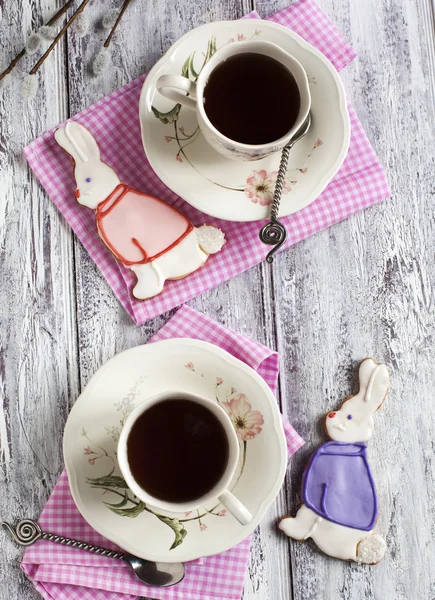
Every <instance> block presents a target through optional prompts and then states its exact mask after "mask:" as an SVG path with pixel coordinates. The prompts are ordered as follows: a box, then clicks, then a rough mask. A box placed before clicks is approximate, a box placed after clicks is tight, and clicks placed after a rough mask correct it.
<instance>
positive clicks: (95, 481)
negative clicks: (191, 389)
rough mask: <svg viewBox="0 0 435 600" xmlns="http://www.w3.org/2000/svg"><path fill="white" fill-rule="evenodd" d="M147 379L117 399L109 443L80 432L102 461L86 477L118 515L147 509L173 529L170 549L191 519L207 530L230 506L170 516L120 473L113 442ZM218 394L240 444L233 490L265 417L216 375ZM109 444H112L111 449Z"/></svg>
mask: <svg viewBox="0 0 435 600" xmlns="http://www.w3.org/2000/svg"><path fill="white" fill-rule="evenodd" d="M184 367H185V368H186V369H188V370H189V371H192V372H193V373H195V374H196V375H197V376H198V377H204V375H203V374H202V373H201V372H200V371H199V370H197V369H196V368H195V365H194V363H193V362H191V361H189V362H187V363H186V364H185V365H184ZM146 379H147V377H146V376H142V377H140V378H139V379H138V380H137V381H136V383H135V384H134V386H133V387H132V388H131V390H130V391H129V392H128V394H127V395H126V396H125V397H124V398H123V399H122V400H120V401H118V402H115V408H116V411H117V412H118V413H119V422H117V423H115V424H110V425H106V426H105V427H104V430H105V433H106V435H107V436H108V437H109V441H108V445H107V446H106V445H103V444H97V443H95V442H94V441H93V440H92V439H91V438H90V437H89V436H88V432H87V431H86V430H85V429H84V428H83V430H82V432H81V435H82V436H83V437H84V438H85V440H86V441H85V445H84V448H83V456H84V460H86V461H87V462H88V463H89V464H90V465H91V466H92V467H94V466H95V467H96V470H98V466H99V465H101V470H100V472H99V473H98V474H97V476H96V477H87V478H86V483H87V484H88V485H89V486H90V487H91V488H92V489H98V490H101V492H102V494H101V501H102V503H103V504H104V505H105V507H106V508H107V509H108V510H110V511H111V512H112V513H114V514H116V515H119V516H121V517H129V518H136V517H138V516H139V515H140V514H141V513H143V512H144V511H146V512H148V513H150V514H152V515H154V516H155V517H156V519H158V520H159V521H161V523H163V524H164V525H165V526H167V527H169V528H170V529H172V531H173V533H174V541H173V543H172V545H171V546H170V548H169V549H170V550H173V549H174V548H176V547H177V546H179V545H180V544H182V543H183V540H184V539H185V537H186V536H187V534H188V530H187V529H186V527H187V526H188V524H189V523H192V524H193V523H194V522H196V523H197V524H198V526H199V530H200V531H201V532H205V531H206V530H207V529H208V527H207V520H208V519H209V518H210V517H212V516H214V517H219V518H221V517H225V516H227V510H226V509H224V508H222V506H221V505H220V504H216V505H215V506H213V507H212V508H210V509H208V508H203V509H202V510H195V511H189V512H186V513H184V515H182V516H178V515H177V516H168V515H166V514H163V513H158V512H156V511H154V510H153V509H152V508H151V507H149V506H147V505H146V504H145V503H144V502H142V501H141V500H139V498H137V497H136V496H135V495H134V494H133V492H132V491H131V490H130V489H129V488H128V486H127V484H126V482H125V480H124V478H123V477H122V476H121V475H118V474H117V473H118V463H117V455H116V446H115V449H114V448H113V443H114V442H115V443H117V442H118V439H119V436H120V433H121V430H122V427H123V425H124V423H125V420H126V418H127V417H128V415H129V414H130V413H131V411H132V410H133V409H134V408H135V406H136V399H137V397H138V396H139V395H140V388H141V386H142V384H144V383H145V381H146ZM215 398H216V402H218V403H219V404H220V405H221V406H222V407H223V408H224V409H225V411H226V413H227V414H228V416H229V417H230V419H231V422H232V423H233V426H234V429H235V431H236V434H237V437H238V439H239V444H240V465H239V471H238V475H237V479H236V481H235V483H234V485H233V486H232V491H233V490H234V489H235V488H236V486H237V484H238V482H239V480H240V477H241V476H242V474H243V472H244V469H245V465H246V457H247V452H248V443H249V441H250V440H253V439H254V438H255V437H256V436H258V435H259V434H260V433H261V431H262V425H264V417H263V415H262V413H261V412H260V411H258V410H253V409H252V405H251V403H250V402H249V400H248V398H247V397H246V395H245V394H244V393H241V392H238V391H237V390H236V389H235V388H234V387H233V386H232V385H230V384H226V382H225V381H224V380H223V379H222V377H219V376H217V377H216V382H215ZM109 446H111V447H112V448H111V449H110V448H109ZM103 459H104V460H103Z"/></svg>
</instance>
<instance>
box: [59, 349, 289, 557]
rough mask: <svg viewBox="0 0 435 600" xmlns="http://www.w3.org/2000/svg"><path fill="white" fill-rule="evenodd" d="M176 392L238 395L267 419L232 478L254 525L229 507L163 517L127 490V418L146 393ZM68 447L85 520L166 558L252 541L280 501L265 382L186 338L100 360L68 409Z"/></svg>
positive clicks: (272, 408) (276, 418)
mask: <svg viewBox="0 0 435 600" xmlns="http://www.w3.org/2000/svg"><path fill="white" fill-rule="evenodd" d="M173 389H177V390H180V391H182V390H188V391H191V392H193V393H197V394H199V395H202V396H207V397H209V398H213V399H217V400H219V401H220V402H224V401H231V400H233V401H234V402H233V406H234V407H235V406H236V405H239V407H240V406H241V405H244V410H247V409H249V406H247V405H246V404H245V402H248V403H249V404H250V405H251V409H252V411H259V412H260V413H261V415H262V416H263V418H264V423H263V424H260V425H258V424H257V428H255V430H253V431H252V432H251V433H252V434H253V437H252V439H249V440H248V441H240V445H241V458H240V464H239V468H238V470H237V472H236V475H235V479H234V481H233V484H232V485H234V486H235V487H234V490H233V491H234V494H235V495H236V496H237V497H238V498H240V500H241V501H242V502H243V503H244V504H245V506H246V507H247V508H248V510H249V511H250V512H251V514H252V515H253V517H254V518H253V521H252V522H251V523H250V524H249V525H248V526H245V527H243V526H242V525H240V524H239V523H238V522H237V521H236V520H235V519H234V517H232V515H230V514H228V513H227V514H225V515H223V513H222V512H221V511H223V507H222V506H217V507H216V508H214V507H215V506H216V505H215V504H213V505H211V506H207V507H205V509H204V510H201V511H200V513H199V514H200V515H201V519H198V514H197V512H196V511H194V512H192V513H191V514H184V513H183V514H181V515H173V514H172V515H169V513H166V514H162V513H160V515H159V516H156V515H155V514H153V513H151V512H147V510H146V509H145V510H144V507H143V506H142V505H141V504H140V503H139V501H138V500H137V498H135V497H134V496H133V494H132V492H130V491H129V490H128V489H127V488H126V486H125V482H124V480H123V479H122V478H121V476H120V472H119V468H118V464H117V460H116V447H117V439H118V437H119V432H120V429H121V427H122V422H123V420H124V419H125V417H126V415H127V414H128V413H129V411H131V410H132V409H133V408H134V407H135V406H137V405H138V404H139V403H140V402H142V401H144V400H146V398H149V397H151V396H154V395H155V394H158V393H161V392H164V391H168V390H173ZM242 412H243V411H242ZM255 417H259V415H258V414H257V415H254V418H255ZM258 421H261V419H260V418H259V419H258ZM258 428H260V431H259V429H258ZM242 431H243V430H240V435H242ZM242 437H243V436H242ZM63 449H64V457H65V464H66V468H67V471H68V478H69V483H70V487H71V492H72V495H73V498H74V501H75V503H76V505H77V508H78V509H79V511H80V512H81V514H82V515H83V517H84V518H85V519H86V521H87V522H88V523H89V524H90V525H91V526H92V527H93V528H94V529H95V530H96V531H98V532H99V533H100V534H101V535H103V536H105V537H106V538H108V539H109V540H111V541H113V542H115V543H116V544H118V545H119V546H121V548H124V549H125V550H127V551H128V552H130V553H132V554H135V555H137V556H140V557H142V558H146V559H148V560H153V561H164V562H178V561H189V560H194V559H196V558H199V557H201V556H209V555H211V554H216V553H219V552H223V551H225V550H228V549H229V548H232V547H233V546H235V545H236V544H238V543H239V542H241V541H242V540H243V539H245V538H246V537H247V536H248V535H249V534H250V533H251V532H252V531H253V530H254V529H255V527H257V525H258V524H259V522H260V520H261V518H262V517H263V516H264V514H265V512H266V510H267V509H268V507H269V506H270V505H271V503H272V502H273V501H274V499H275V497H276V495H277V494H278V491H279V489H280V487H281V485H282V482H283V480H284V475H285V471H286V466H287V447H286V442H285V436H284V431H283V427H282V422H281V416H280V413H279V410H278V405H277V402H276V399H275V397H274V395H273V394H272V392H271V390H270V389H269V387H268V386H267V385H266V383H265V382H264V380H263V379H262V378H261V377H260V376H259V375H258V374H257V373H255V371H253V370H252V369H251V368H250V367H248V366H247V365H245V364H244V363H242V362H241V361H239V360H237V359H236V358H234V357H232V356H231V355H230V354H228V353H227V352H225V351H223V350H221V349H220V348H218V347H216V346H214V345H212V344H208V343H206V342H200V341H197V340H188V339H173V340H165V341H162V342H156V343H153V344H147V345H145V346H138V347H136V348H132V349H131V350H126V351H125V352H122V353H121V354H118V355H117V356H115V357H114V358H112V359H111V360H109V361H108V362H107V363H106V364H105V365H104V366H103V367H101V368H100V369H99V370H98V371H97V373H96V374H95V375H94V376H93V377H92V379H91V381H90V382H89V383H88V385H87V387H86V389H85V390H84V392H83V393H82V395H81V396H80V397H79V398H78V400H77V401H76V403H75V404H74V406H73V409H72V410H71V413H70V415H69V417H68V421H67V423H66V427H65V434H64V445H63ZM244 456H245V465H244V468H243V469H242V463H243V457H244ZM156 460H158V457H156ZM241 471H242V474H241V475H240V472H241ZM198 476H201V474H200V473H199V474H198ZM239 476H240V479H239ZM109 505H111V508H109ZM207 510H208V511H211V512H212V513H213V514H210V513H209V512H207ZM224 512H225V511H224ZM219 513H220V514H221V516H219ZM186 519H190V520H187V521H186ZM173 546H175V547H173ZM171 547H172V549H171Z"/></svg>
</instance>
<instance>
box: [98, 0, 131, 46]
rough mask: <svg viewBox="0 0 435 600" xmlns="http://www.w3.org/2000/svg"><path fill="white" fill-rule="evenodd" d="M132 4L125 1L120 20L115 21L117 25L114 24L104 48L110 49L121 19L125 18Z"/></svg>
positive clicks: (129, 0)
mask: <svg viewBox="0 0 435 600" xmlns="http://www.w3.org/2000/svg"><path fill="white" fill-rule="evenodd" d="M130 2H131V0H124V4H123V5H122V8H121V10H120V13H119V15H118V18H117V19H116V21H115V23H114V25H113V27H112V29H111V31H110V33H109V35H108V36H107V39H106V41H105V42H104V44H103V48H108V47H109V44H110V42H111V41H112V37H113V34H114V33H115V31H116V28H117V27H118V25H119V23H120V22H121V19H122V17H123V16H124V13H125V11H126V10H127V8H128V5H129V4H130Z"/></svg>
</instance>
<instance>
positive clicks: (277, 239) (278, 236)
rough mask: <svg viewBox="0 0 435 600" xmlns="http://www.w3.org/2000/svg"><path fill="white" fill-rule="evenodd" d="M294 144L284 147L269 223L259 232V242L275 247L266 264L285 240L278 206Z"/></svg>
mask: <svg viewBox="0 0 435 600" xmlns="http://www.w3.org/2000/svg"><path fill="white" fill-rule="evenodd" d="M293 144H294V142H293V141H291V142H290V143H289V144H287V146H284V148H283V150H282V154H281V162H280V163H279V169H278V175H277V177H276V184H275V191H274V193H273V202H272V208H271V210H270V221H269V223H266V225H264V226H263V227H262V228H261V230H260V240H261V241H262V242H263V243H264V244H268V245H269V246H275V247H274V248H272V250H271V251H270V252H269V254H268V255H267V256H266V261H267V262H268V263H272V262H273V255H274V254H275V252H277V251H278V250H279V249H280V248H281V246H282V245H283V244H284V242H285V241H286V239H287V229H286V228H285V227H284V225H283V224H282V223H280V222H279V221H278V212H279V204H280V202H281V196H282V188H283V183H284V178H285V175H286V172H287V165H288V159H289V155H290V150H291V149H292V147H293Z"/></svg>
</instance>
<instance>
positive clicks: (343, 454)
mask: <svg viewBox="0 0 435 600" xmlns="http://www.w3.org/2000/svg"><path fill="white" fill-rule="evenodd" d="M359 384H360V388H359V392H358V393H357V394H356V395H355V396H350V397H349V398H347V399H346V400H345V401H344V402H343V404H342V406H341V408H340V409H339V410H337V411H335V412H330V413H329V414H328V415H327V416H326V417H325V429H326V431H327V433H328V435H329V437H330V438H331V440H333V441H331V442H326V443H325V444H323V445H322V446H320V448H319V449H318V450H317V451H316V452H315V453H314V454H313V455H312V456H311V458H310V461H309V463H308V465H307V467H306V469H305V471H304V474H303V477H302V500H303V504H302V506H301V507H300V509H299V510H298V513H297V515H296V517H295V518H291V517H284V518H283V519H281V521H280V523H279V528H280V529H281V530H282V531H283V532H284V533H285V534H287V535H288V536H289V537H292V538H294V539H296V540H299V541H303V540H306V539H308V538H310V537H311V538H312V539H313V540H314V542H315V543H316V544H317V546H318V547H319V548H320V549H321V550H323V552H325V553H326V554H329V555H330V556H334V557H336V558H341V559H343V560H354V561H356V562H361V563H366V564H376V563H378V562H379V561H380V560H382V558H383V556H384V554H385V550H386V544H385V541H384V540H383V538H382V537H381V536H380V535H378V534H376V533H373V531H372V530H373V527H374V526H375V524H376V520H377V515H378V504H377V498H376V490H375V484H374V481H373V477H372V474H371V471H370V467H369V464H368V462H367V456H366V450H367V444H366V441H367V440H368V439H369V438H370V437H371V436H372V433H373V426H374V423H373V415H374V413H375V412H376V411H377V410H378V408H379V407H380V406H381V404H382V403H383V401H384V400H385V397H386V395H387V393H388V389H389V387H390V379H389V374H388V370H387V367H386V366H385V365H381V364H377V363H375V361H374V360H372V359H371V358H366V359H365V360H364V361H363V362H362V363H361V365H360V368H359Z"/></svg>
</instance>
